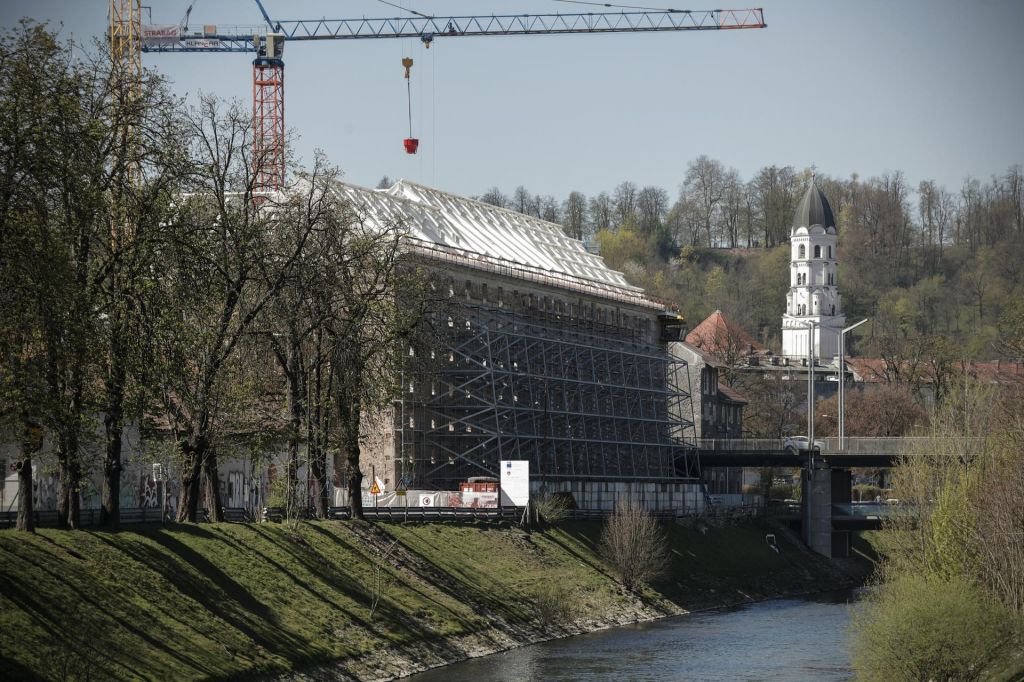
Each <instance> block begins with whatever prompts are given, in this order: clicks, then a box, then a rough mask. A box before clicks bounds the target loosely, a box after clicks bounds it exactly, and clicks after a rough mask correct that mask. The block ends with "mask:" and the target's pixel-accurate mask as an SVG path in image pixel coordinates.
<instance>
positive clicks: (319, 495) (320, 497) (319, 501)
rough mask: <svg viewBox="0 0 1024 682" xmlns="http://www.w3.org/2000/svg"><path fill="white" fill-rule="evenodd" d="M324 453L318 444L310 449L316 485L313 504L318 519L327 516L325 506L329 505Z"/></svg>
mask: <svg viewBox="0 0 1024 682" xmlns="http://www.w3.org/2000/svg"><path fill="white" fill-rule="evenodd" d="M325 454H326V453H325V452H324V449H323V448H321V447H319V445H318V446H317V447H316V448H315V449H311V452H310V464H311V466H312V467H313V480H314V482H315V485H316V497H315V499H314V504H315V505H316V515H317V518H320V519H325V518H327V508H328V507H329V506H330V493H329V490H328V487H327V485H328V484H327V460H326V457H325Z"/></svg>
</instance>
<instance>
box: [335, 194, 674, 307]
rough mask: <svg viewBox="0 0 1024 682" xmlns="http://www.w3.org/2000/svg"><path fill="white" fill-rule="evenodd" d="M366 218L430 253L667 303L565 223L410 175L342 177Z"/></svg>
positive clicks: (597, 292)
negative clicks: (383, 179)
mask: <svg viewBox="0 0 1024 682" xmlns="http://www.w3.org/2000/svg"><path fill="white" fill-rule="evenodd" d="M338 191H339V193H340V194H341V195H342V196H343V197H344V198H345V199H347V200H348V201H349V202H350V203H351V205H352V207H353V208H354V209H355V210H356V211H357V212H358V213H359V214H360V215H362V216H363V217H364V218H365V219H368V220H373V221H378V222H379V223H381V224H392V223H399V224H401V225H403V226H404V228H405V229H406V230H407V231H408V236H407V239H408V242H409V243H410V245H411V246H412V247H413V249H414V250H417V251H420V252H426V253H427V255H428V256H432V257H436V258H438V259H441V260H446V261H449V262H455V263H457V264H459V265H464V266H467V267H473V268H477V269H481V270H486V271H490V272H497V273H500V274H505V275H508V276H511V277H518V278H520V279H526V280H530V281H536V282H540V283H543V284H546V285H550V286H556V287H561V288H565V289H570V290H574V291H580V292H583V293H587V294H590V295H593V296H600V297H603V298H611V299H614V300H620V301H627V302H629V303H633V304H634V305H641V306H644V307H648V308H656V309H661V308H663V307H664V306H662V305H661V304H660V303H656V302H654V301H651V300H650V299H648V298H647V297H645V296H644V291H643V289H641V288H640V287H636V286H633V285H632V284H630V283H629V282H627V281H626V278H625V276H624V275H623V274H622V273H621V272H618V271H617V270H612V269H611V268H609V267H608V266H607V265H606V264H605V262H604V259H603V258H601V257H600V256H598V255H596V254H593V253H590V252H589V251H587V249H586V248H585V247H584V245H583V242H581V241H580V240H578V239H573V238H571V237H568V236H567V235H566V234H565V232H564V231H563V230H562V228H561V226H560V225H557V224H556V223H551V222H548V221H546V220H541V219H540V218H534V217H533V216H528V215H524V214H522V213H517V212H515V211H510V210H508V209H504V208H499V207H497V206H492V205H490V204H485V203H483V202H481V201H476V200H475V199H469V198H467V197H461V196H458V195H455V194H449V193H448V192H443V191H441V190H438V189H434V188H432V187H426V186H424V185H419V184H416V183H413V182H408V181H406V180H400V181H398V182H396V183H395V184H394V185H392V186H391V187H389V188H387V189H379V190H373V189H367V188H365V187H360V186H358V185H352V184H349V183H338Z"/></svg>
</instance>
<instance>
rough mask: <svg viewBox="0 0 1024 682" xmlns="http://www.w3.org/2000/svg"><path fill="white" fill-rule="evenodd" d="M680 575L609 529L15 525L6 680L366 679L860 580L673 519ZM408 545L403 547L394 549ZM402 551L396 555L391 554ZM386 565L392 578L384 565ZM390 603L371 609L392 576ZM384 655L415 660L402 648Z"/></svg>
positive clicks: (2, 646) (740, 532) (5, 548)
mask: <svg viewBox="0 0 1024 682" xmlns="http://www.w3.org/2000/svg"><path fill="white" fill-rule="evenodd" d="M667 530H668V533H669V541H670V544H671V554H672V570H671V574H670V576H668V577H667V578H666V579H665V580H663V581H661V582H659V583H657V584H655V585H654V586H653V587H651V588H648V589H647V590H645V591H644V592H643V593H642V594H641V595H634V594H630V593H626V592H624V591H622V590H621V589H620V588H619V587H618V586H617V584H616V583H615V581H614V580H613V579H612V577H611V576H610V574H609V572H608V568H607V566H605V565H604V564H603V563H602V562H601V560H600V559H599V558H598V557H597V554H596V541H597V538H598V534H599V531H600V525H599V524H597V523H585V522H579V523H567V524H563V525H561V526H559V527H556V528H552V529H549V530H547V531H544V532H533V533H526V532H524V531H522V530H519V529H516V528H508V527H504V528H498V527H493V526H474V525H442V524H432V525H412V524H410V525H400V524H386V523H380V524H373V525H369V524H357V523H337V522H324V523H308V524H302V525H300V526H299V527H298V529H297V530H294V531H293V530H289V529H288V528H286V527H284V526H277V525H267V524H264V525H233V524H215V525H201V526H187V525H183V526H171V527H168V528H160V527H139V528H138V529H133V530H131V531H122V532H119V533H107V532H91V531H86V532H63V531H57V530H40V531H39V532H38V533H37V534H36V535H35V536H29V535H25V534H21V533H16V532H13V531H4V532H0V678H2V679H26V678H27V679H32V678H35V677H42V678H47V679H83V678H91V679H128V678H138V677H147V678H151V679H195V678H223V677H229V676H233V675H237V676H246V677H248V676H251V675H252V674H254V673H263V674H269V675H273V674H275V673H286V672H288V671H293V670H304V669H309V668H312V667H316V666H319V665H323V664H327V663H332V662H337V664H338V665H339V668H338V670H339V671H340V670H345V671H346V672H348V673H350V674H353V675H355V676H358V677H387V676H389V675H393V674H396V673H398V672H402V671H408V670H410V669H413V668H415V667H417V666H418V665H421V664H425V663H426V664H437V663H439V662H441V661H450V660H458V659H460V658H464V657H465V656H466V655H467V654H473V653H481V652H486V651H491V650H498V649H502V648H507V647H508V646H511V645H515V644H517V643H523V642H527V641H534V640H537V639H541V638H547V637H552V636H557V635H560V634H570V633H574V632H581V631H586V630H592V629H595V628H597V627H601V626H605V625H610V624H615V623H624V622H631V621H635V620H638V619H646V618H653V617H656V616H658V615H669V614H673V613H679V612H682V611H683V610H693V609H696V608H704V607H709V606H716V605H723V604H728V603H736V602H742V601H749V600H756V599H764V598H770V597H774V596H780V595H782V594H793V593H798V592H809V591H814V590H820V589H827V588H830V587H835V586H838V585H841V584H844V583H845V584H849V583H851V582H853V580H851V576H850V575H847V574H845V573H844V571H842V570H838V571H837V570H836V568H835V566H830V565H829V563H828V562H826V561H824V560H822V559H820V558H818V557H815V556H812V555H810V554H808V553H806V552H804V551H801V550H799V549H798V548H796V547H794V546H793V545H791V544H789V543H788V542H786V541H785V540H784V539H783V538H780V543H779V544H780V546H781V548H782V552H781V553H780V554H776V553H774V552H772V551H771V550H770V549H769V548H768V547H767V545H766V544H765V541H764V534H765V532H767V529H766V528H765V527H764V526H762V525H759V524H751V525H745V526H736V527H729V528H724V529H712V530H711V531H710V532H708V534H707V535H702V534H700V533H697V532H695V531H693V530H689V529H686V528H683V527H681V526H678V525H673V526H671V527H669V528H668V529H667ZM396 540H397V543H395V541H396ZM392 545H394V547H393V549H392V552H391V554H390V557H389V560H388V561H387V562H380V561H379V559H378V558H377V557H380V556H381V555H382V554H383V553H384V552H385V551H386V550H388V548H390V547H392ZM375 564H377V565H378V566H382V567H383V568H382V569H380V570H379V571H375V570H374V568H373V566H374V565H375ZM378 576H379V577H382V578H383V581H382V584H383V585H384V589H383V590H382V593H383V596H382V598H381V600H380V604H379V606H378V607H377V610H376V613H374V614H373V616H372V617H371V614H370V604H371V601H372V596H373V594H374V591H375V588H374V586H375V584H377V583H378V581H377V577H378ZM386 651H391V652H403V651H404V660H401V659H402V654H401V653H395V654H393V655H389V654H387V653H382V652H386Z"/></svg>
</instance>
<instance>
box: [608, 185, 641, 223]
mask: <svg viewBox="0 0 1024 682" xmlns="http://www.w3.org/2000/svg"><path fill="white" fill-rule="evenodd" d="M636 198H637V189H636V185H635V184H633V183H632V182H630V181H629V180H626V181H624V182H621V183H619V185H618V186H617V187H616V188H615V191H614V192H613V193H612V202H613V204H612V205H613V206H614V207H615V217H616V219H617V220H618V224H619V227H628V226H631V225H635V223H636V210H637V205H636Z"/></svg>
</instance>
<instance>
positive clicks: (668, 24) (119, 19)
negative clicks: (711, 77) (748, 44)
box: [110, 0, 767, 191]
mask: <svg viewBox="0 0 1024 682" xmlns="http://www.w3.org/2000/svg"><path fill="white" fill-rule="evenodd" d="M255 1H256V5H257V6H258V7H259V10H260V13H261V14H262V16H263V20H264V22H265V23H264V24H263V25H260V26H254V27H252V30H251V31H248V30H241V29H236V30H234V31H233V32H219V31H218V30H217V27H216V26H212V25H206V26H203V28H202V30H194V31H189V29H188V25H187V21H188V16H189V12H190V11H191V6H190V7H189V12H186V15H185V17H186V18H185V21H183V22H182V23H181V24H180V25H171V26H151V25H142V24H141V12H140V4H139V3H140V0H110V22H111V25H110V38H111V55H112V56H113V58H114V60H115V63H121V64H123V65H124V66H125V68H126V69H128V70H132V69H134V70H138V69H139V68H141V60H140V59H139V56H138V52H253V53H255V55H256V57H255V59H254V60H253V69H252V76H253V86H252V93H253V94H252V103H253V129H254V130H253V134H254V162H255V163H256V164H257V167H256V188H257V189H259V190H266V191H270V190H275V189H278V188H280V187H282V186H283V185H284V178H285V164H284V134H285V133H284V130H285V129H284V44H285V42H293V41H308V40H370V39H380V38H418V39H420V40H422V41H423V42H424V43H425V44H426V45H427V47H429V46H430V43H431V42H432V41H434V40H436V39H438V38H457V37H469V36H514V35H519V36H521V35H556V34H564V33H591V34H592V33H657V32H664V31H721V30H731V29H752V28H765V27H766V26H767V24H765V23H764V12H763V10H762V9H760V8H756V9H715V10H699V11H698V10H694V11H690V10H674V9H666V10H643V11H623V12H591V13H585V14H563V13H553V14H506V15H490V16H484V15H480V16H443V17H439V16H429V15H424V14H415V16H408V17H391V18H379V19H366V18H362V19H311V20H304V19H290V20H282V21H274V20H272V19H271V18H270V15H269V14H268V13H267V11H266V8H264V6H263V3H262V2H261V1H260V0H255Z"/></svg>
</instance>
